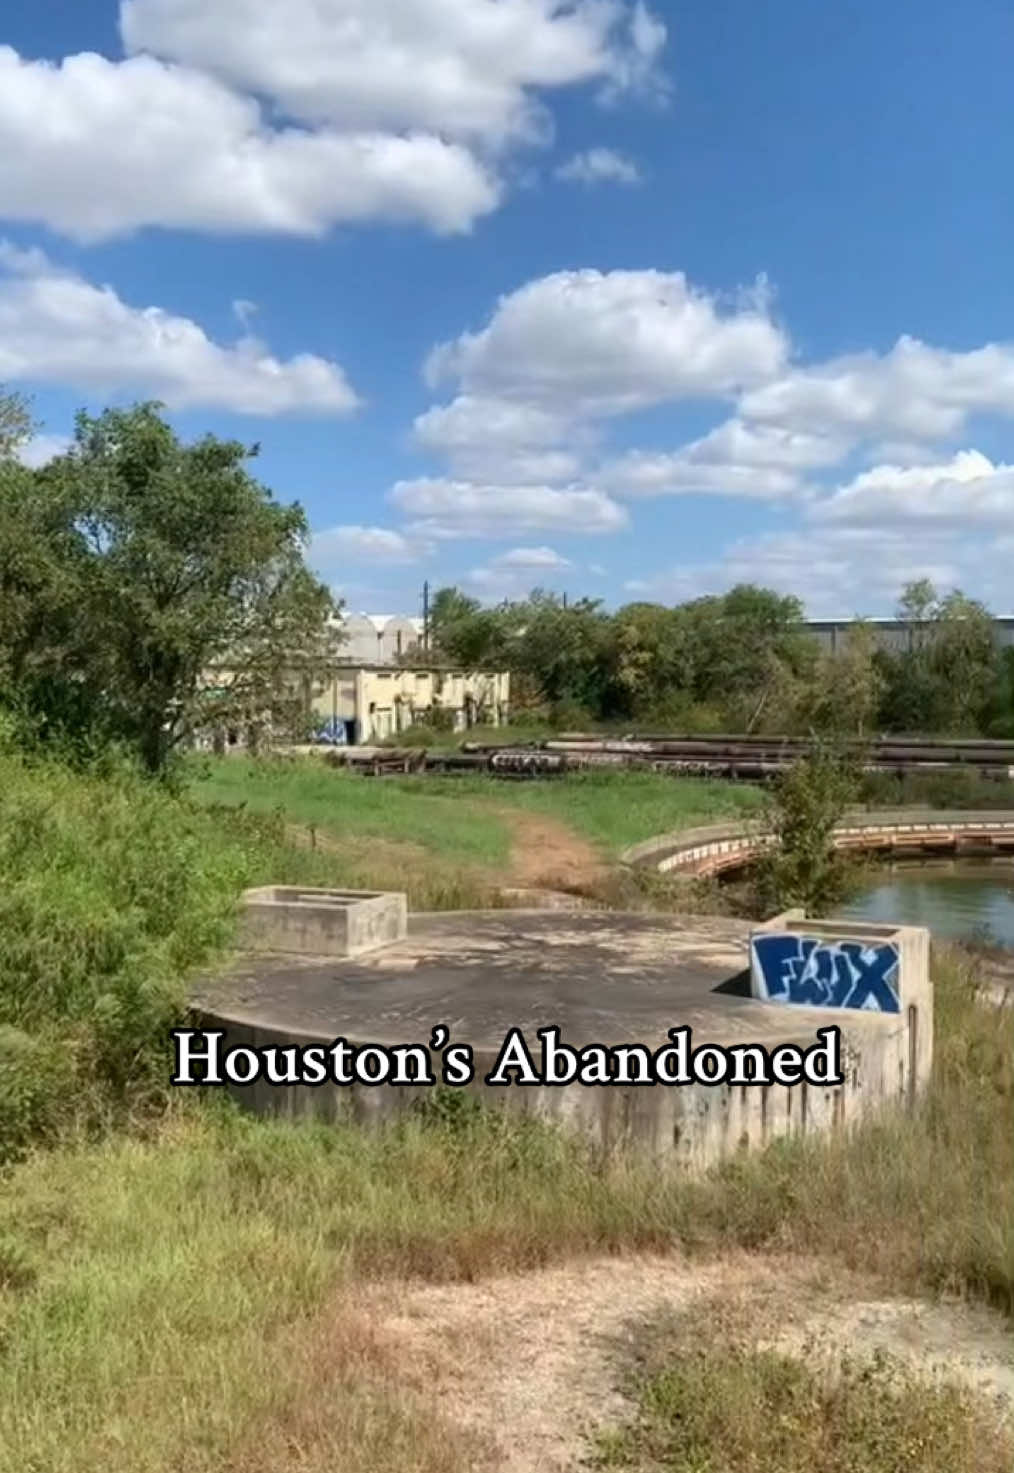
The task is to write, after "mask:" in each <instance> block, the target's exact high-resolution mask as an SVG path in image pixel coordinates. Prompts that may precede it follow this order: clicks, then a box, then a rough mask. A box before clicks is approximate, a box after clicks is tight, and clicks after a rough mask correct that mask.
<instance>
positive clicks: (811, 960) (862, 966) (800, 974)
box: [751, 933, 900, 1013]
mask: <svg viewBox="0 0 1014 1473" xmlns="http://www.w3.org/2000/svg"><path fill="white" fill-rule="evenodd" d="M751 946H752V951H753V959H754V968H753V970H754V974H755V976H757V977H758V979H759V981H760V983H761V987H762V995H763V996H765V997H766V998H767V999H768V1000H769V1001H772V1002H774V1001H784V1002H792V1003H798V1004H802V1005H804V1006H808V1007H835V1008H864V1009H868V1010H874V1011H877V1012H883V1013H897V1012H899V1011H900V1003H899V999H898V949H897V947H896V946H892V945H880V946H864V945H863V943H862V942H860V941H818V940H816V939H814V938H813V937H807V936H796V935H792V934H788V933H786V934H782V935H779V934H772V935H767V936H755V937H754V938H753V941H752V943H751Z"/></svg>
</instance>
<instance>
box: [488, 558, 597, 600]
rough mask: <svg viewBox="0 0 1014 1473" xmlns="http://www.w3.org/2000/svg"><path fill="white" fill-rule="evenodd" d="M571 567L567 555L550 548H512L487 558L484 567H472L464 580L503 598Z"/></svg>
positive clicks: (525, 591) (489, 593)
mask: <svg viewBox="0 0 1014 1473" xmlns="http://www.w3.org/2000/svg"><path fill="white" fill-rule="evenodd" d="M572 567H573V563H571V562H570V560H569V559H568V558H565V557H563V556H561V554H560V553H558V552H557V551H556V549H555V548H552V547H512V548H511V549H510V551H509V552H502V553H500V554H499V556H497V557H494V558H491V559H490V560H489V562H488V563H486V564H485V566H483V567H480V568H473V569H472V571H471V572H470V573H468V574H466V576H465V581H466V582H467V583H469V584H470V585H471V586H472V587H474V588H475V589H477V590H479V591H481V592H484V593H486V594H487V595H494V594H495V595H497V596H498V597H500V598H506V597H509V596H511V595H515V596H516V595H518V594H519V593H527V592H528V591H530V589H531V588H532V586H533V585H534V584H537V583H538V582H540V581H541V580H543V579H545V578H547V577H551V576H552V575H553V574H556V573H565V572H567V571H568V570H569V569H570V568H572Z"/></svg>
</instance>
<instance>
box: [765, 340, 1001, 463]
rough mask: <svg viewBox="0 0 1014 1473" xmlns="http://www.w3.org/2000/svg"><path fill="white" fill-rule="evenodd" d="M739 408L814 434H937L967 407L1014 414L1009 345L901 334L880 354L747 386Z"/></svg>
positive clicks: (945, 434)
mask: <svg viewBox="0 0 1014 1473" xmlns="http://www.w3.org/2000/svg"><path fill="white" fill-rule="evenodd" d="M740 412H741V414H742V415H743V416H744V417H745V418H747V419H752V420H758V421H762V422H765V423H768V424H776V425H782V426H783V427H786V428H796V429H804V430H806V431H807V432H809V433H812V434H827V435H831V436H835V435H838V436H840V435H842V434H846V435H848V436H850V437H851V439H852V440H853V442H854V443H858V442H860V441H863V440H867V439H870V438H885V437H890V438H902V439H905V440H910V441H914V442H916V443H919V442H922V441H941V440H944V439H947V438H950V437H953V436H954V435H956V434H959V433H960V432H961V430H962V428H963V426H964V424H965V422H966V419H967V417H968V415H969V414H972V413H977V412H980V413H981V412H986V413H988V412H993V413H999V414H1005V415H1011V414H1014V346H1011V345H1009V344H998V343H989V344H986V345H985V346H984V347H982V348H975V349H973V350H972V351H970V352H967V353H954V352H950V351H948V350H947V349H943V348H934V347H931V346H929V345H928V344H926V343H922V342H920V341H919V340H918V339H916V338H911V337H903V338H901V339H899V341H898V342H897V343H896V344H895V346H894V347H893V348H892V349H891V350H890V352H888V353H885V354H883V355H878V354H876V353H860V354H856V355H853V356H851V357H847V358H835V359H831V360H830V361H829V362H827V363H822V364H817V365H816V366H814V367H811V368H800V369H797V370H795V371H794V372H792V373H789V374H787V375H785V376H783V377H782V378H779V379H778V380H776V381H775V382H773V383H770V384H767V385H764V386H762V387H759V388H756V389H753V390H751V391H749V392H747V393H746V394H745V395H744V397H743V399H742V401H741V404H740Z"/></svg>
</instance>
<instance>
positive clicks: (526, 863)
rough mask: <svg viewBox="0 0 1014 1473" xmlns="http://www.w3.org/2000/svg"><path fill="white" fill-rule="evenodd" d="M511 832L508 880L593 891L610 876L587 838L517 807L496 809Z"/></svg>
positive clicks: (531, 885) (524, 884)
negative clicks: (521, 810)
mask: <svg viewBox="0 0 1014 1473" xmlns="http://www.w3.org/2000/svg"><path fill="white" fill-rule="evenodd" d="M495 811H496V815H497V817H498V818H501V819H503V821H504V823H506V824H507V826H508V827H509V829H510V831H511V837H512V846H511V859H510V870H509V879H510V881H511V882H512V883H514V884H516V885H518V886H521V887H527V888H531V889H538V890H558V891H569V892H571V893H574V894H582V893H587V892H588V891H594V889H595V888H596V886H598V885H600V884H601V883H602V882H603V881H604V879H605V878H606V876H607V875H608V873H609V866H608V865H607V864H606V862H605V860H604V859H603V858H602V856H601V854H600V853H599V852H598V850H597V849H596V848H595V846H594V845H593V844H591V843H590V842H589V841H588V840H587V839H585V838H583V837H582V836H581V835H580V834H576V833H575V832H574V830H573V829H570V828H568V827H567V825H566V824H564V823H560V822H559V821H558V820H557V819H554V818H543V817H542V816H541V815H540V814H536V813H523V812H519V811H518V810H517V809H516V808H500V807H498V808H497V809H496V810H495Z"/></svg>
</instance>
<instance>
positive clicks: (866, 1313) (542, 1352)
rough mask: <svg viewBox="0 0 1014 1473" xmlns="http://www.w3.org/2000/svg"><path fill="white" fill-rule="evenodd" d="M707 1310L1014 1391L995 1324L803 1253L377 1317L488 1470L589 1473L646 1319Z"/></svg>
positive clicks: (665, 1267) (1011, 1351)
mask: <svg viewBox="0 0 1014 1473" xmlns="http://www.w3.org/2000/svg"><path fill="white" fill-rule="evenodd" d="M392 1298H394V1299H395V1302H397V1303H398V1307H397V1309H392V1308H391V1304H392ZM695 1311H696V1312H699V1313H701V1314H702V1315H704V1314H707V1315H708V1316H709V1319H710V1320H711V1321H712V1322H713V1320H714V1316H715V1315H716V1314H718V1315H719V1316H722V1315H724V1314H726V1313H729V1314H731V1315H738V1316H739V1322H740V1323H746V1324H749V1325H750V1326H751V1327H752V1328H753V1330H754V1332H755V1333H756V1334H757V1335H758V1336H761V1337H763V1338H764V1339H765V1341H766V1343H768V1344H770V1345H772V1346H778V1347H781V1348H784V1349H785V1350H788V1351H793V1352H798V1353H805V1352H806V1347H807V1345H808V1344H810V1343H817V1344H819V1345H821V1346H822V1347H823V1348H828V1347H831V1348H837V1349H840V1350H841V1351H852V1352H854V1353H855V1352H861V1353H863V1354H869V1353H870V1352H871V1351H873V1350H874V1349H875V1348H878V1347H879V1348H882V1349H884V1350H885V1351H887V1352H888V1353H890V1354H892V1355H894V1356H896V1357H898V1358H899V1359H903V1360H906V1361H908V1362H909V1363H911V1364H912V1365H913V1367H914V1368H916V1369H918V1370H920V1371H921V1372H923V1373H925V1374H934V1373H937V1372H944V1373H946V1374H947V1375H948V1376H950V1377H953V1378H963V1379H965V1380H967V1381H968V1382H969V1383H970V1384H971V1385H974V1386H976V1387H977V1388H978V1389H980V1390H981V1391H982V1392H983V1393H985V1394H987V1395H990V1396H993V1397H996V1398H998V1399H999V1400H1000V1401H1001V1403H1002V1404H1003V1405H1004V1406H1005V1407H1006V1405H1007V1402H1006V1399H1007V1398H1014V1337H1012V1336H1011V1335H1010V1334H1009V1333H1008V1332H1007V1331H1006V1329H1005V1328H1004V1326H1003V1324H1002V1322H1001V1321H1000V1320H999V1318H998V1317H996V1316H993V1315H991V1314H990V1313H989V1312H988V1311H986V1310H978V1309H973V1308H970V1307H968V1306H965V1305H961V1304H939V1305H938V1304H932V1305H931V1304H923V1303H921V1302H918V1301H912V1300H901V1299H899V1300H885V1299H884V1298H883V1297H878V1296H877V1295H876V1294H875V1293H871V1291H870V1289H869V1286H868V1285H867V1286H864V1285H863V1284H862V1283H861V1282H860V1281H856V1280H848V1279H845V1278H843V1277H842V1276H840V1275H838V1274H836V1275H835V1276H834V1278H833V1279H832V1277H831V1276H830V1273H829V1270H828V1269H827V1268H826V1267H821V1266H820V1265H818V1264H814V1263H811V1264H806V1263H800V1262H799V1261H798V1260H792V1261H786V1262H780V1261H778V1260H775V1259H771V1258H763V1259H761V1258H751V1257H750V1256H748V1255H742V1256H741V1257H738V1258H733V1259H725V1260H723V1261H721V1262H720V1263H714V1264H699V1263H693V1264H691V1263H688V1262H686V1261H685V1260H682V1259H680V1258H678V1257H672V1258H656V1257H638V1258H624V1259H607V1260H594V1261H590V1262H587V1263H584V1264H578V1265H569V1266H566V1267H563V1268H553V1269H547V1270H544V1271H541V1272H538V1273H532V1274H526V1275H520V1276H512V1277H509V1278H501V1279H492V1280H488V1281H485V1282H483V1283H480V1284H476V1285H450V1286H439V1287H424V1288H409V1287H406V1288H405V1289H404V1290H403V1292H402V1294H401V1296H400V1302H398V1296H392V1294H391V1292H390V1288H388V1289H387V1290H386V1291H385V1293H384V1295H383V1298H382V1299H380V1298H378V1299H376V1300H375V1301H373V1303H372V1306H371V1307H370V1309H369V1313H370V1318H371V1321H372V1326H373V1328H374V1329H375V1331H376V1332H377V1333H378V1334H379V1335H380V1336H381V1337H382V1338H383V1339H385V1340H387V1341H388V1342H389V1343H390V1344H391V1345H392V1347H395V1346H397V1347H398V1349H399V1360H400V1363H401V1364H402V1365H405V1366H412V1367H413V1368H414V1369H413V1372H412V1376H413V1380H415V1381H416V1382H417V1384H418V1386H419V1388H420V1390H425V1392H426V1395H427V1397H429V1398H432V1400H433V1404H434V1409H435V1410H437V1411H439V1412H440V1413H441V1414H442V1415H443V1416H444V1417H445V1418H446V1419H447V1420H448V1421H449V1422H450V1423H451V1424H452V1425H454V1426H457V1427H458V1428H459V1429H460V1430H461V1432H463V1433H465V1434H466V1435H468V1436H469V1438H470V1439H472V1438H474V1439H475V1440H476V1443H477V1444H478V1445H485V1447H486V1449H487V1451H486V1452H484V1453H481V1454H479V1455H478V1460H477V1461H476V1463H475V1469H476V1473H576V1470H577V1469H579V1468H580V1467H581V1466H583V1463H582V1460H583V1459H584V1458H585V1457H586V1456H587V1453H588V1449H589V1435H590V1434H592V1433H593V1432H594V1430H595V1429H596V1428H604V1427H606V1426H615V1425H616V1424H617V1423H618V1422H620V1421H622V1420H624V1418H625V1416H626V1415H627V1414H628V1413H629V1412H630V1410H631V1408H630V1407H629V1406H628V1405H627V1404H626V1403H625V1401H624V1397H623V1394H622V1392H621V1391H620V1390H619V1389H618V1388H619V1385H620V1383H621V1381H622V1375H623V1370H624V1365H625V1363H626V1361H627V1357H628V1356H629V1353H630V1351H631V1350H632V1349H633V1348H634V1346H635V1345H636V1343H637V1339H638V1336H639V1335H641V1336H643V1334H644V1332H645V1326H646V1325H649V1324H650V1323H652V1322H657V1321H658V1319H659V1318H660V1317H661V1316H666V1315H672V1314H674V1313H675V1314H685V1313H687V1312H695Z"/></svg>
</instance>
